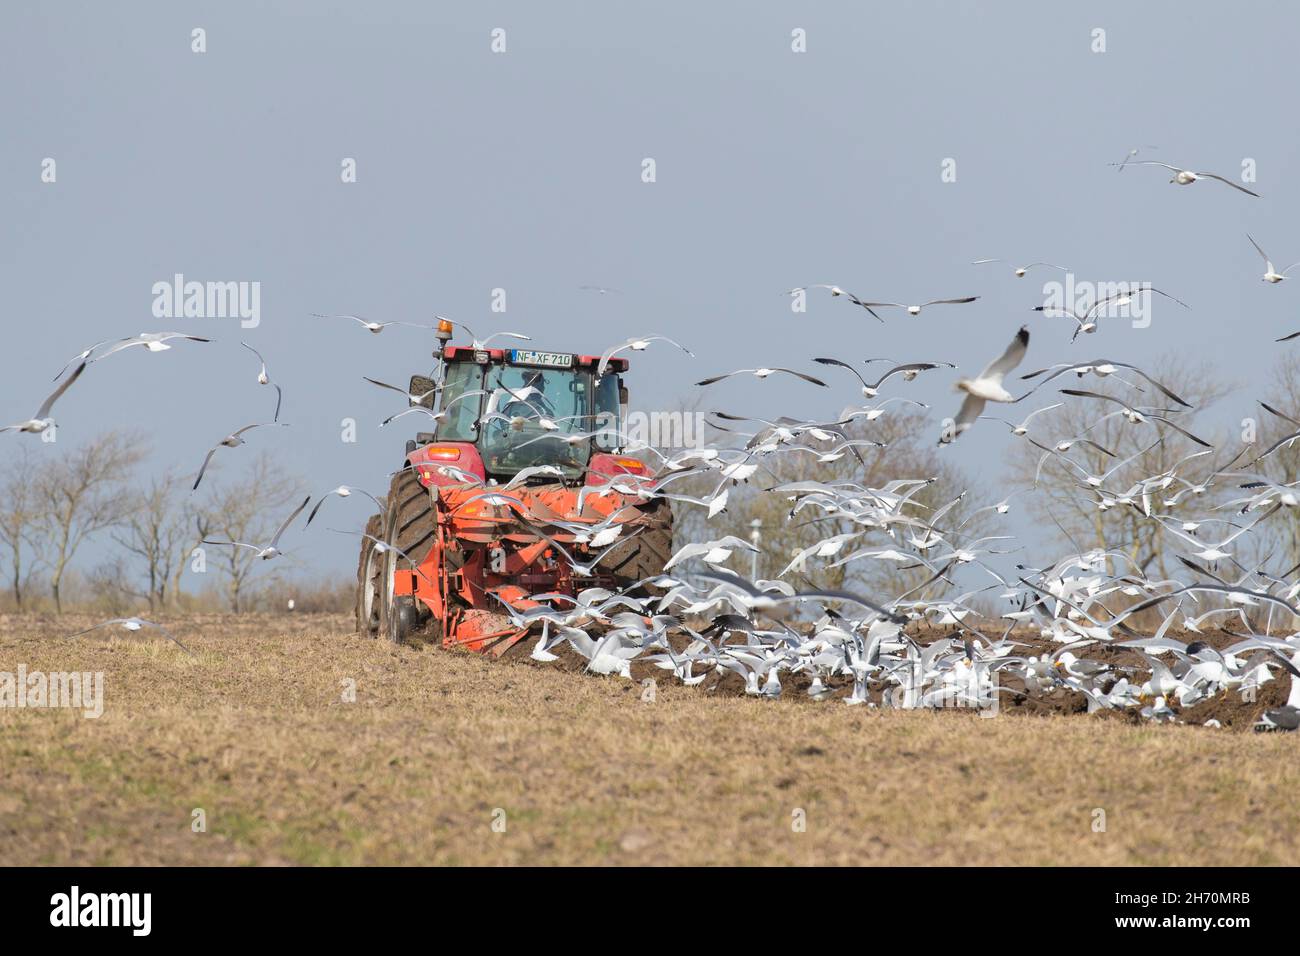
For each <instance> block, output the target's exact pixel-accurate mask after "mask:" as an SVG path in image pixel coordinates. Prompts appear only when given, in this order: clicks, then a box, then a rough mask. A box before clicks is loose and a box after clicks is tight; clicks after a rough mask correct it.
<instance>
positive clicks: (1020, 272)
mask: <svg viewBox="0 0 1300 956" xmlns="http://www.w3.org/2000/svg"><path fill="white" fill-rule="evenodd" d="M1005 261H1006V260H1005V259H976V260H975V261H974V262H972V263H971V265H973V266H978V265H983V264H984V263H986V262H1005ZM1035 266H1045V267H1047V268H1048V269H1060V270H1061V271H1062V272H1069V271H1070V270H1069V269H1068V268H1067V267H1066V266H1058V265H1054V264H1052V263H1050V262H1031V263H1029V264H1028V265H1023V266H1014V267H1013V268H1012V270H1011V271H1012V272H1014V273H1015V274H1016V278H1018V279H1023V278H1024V277H1025V273H1026V272H1028V271H1029V270H1030V269H1032V268H1034V267H1035Z"/></svg>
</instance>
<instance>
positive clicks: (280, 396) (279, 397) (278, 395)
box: [239, 342, 284, 422]
mask: <svg viewBox="0 0 1300 956" xmlns="http://www.w3.org/2000/svg"><path fill="white" fill-rule="evenodd" d="M239 344H240V345H242V346H243V347H244V348H246V349H248V351H250V352H252V353H253V354H254V355H256V356H257V360H258V361H259V362H261V363H262V368H261V371H259V372H258V373H257V384H258V385H275V383H274V382H272V381H271V377H270V376H269V375H267V374H266V359H264V358H262V353H261V352H259V351H258V350H257V349H255V348H253V347H252V346H251V345H249V344H248V343H247V342H240V343H239ZM283 400H284V392H282V391H281V390H280V386H279V385H275V414H274V415H273V416H272V417H271V421H272V422H278V421H279V420H280V403H281V402H282V401H283Z"/></svg>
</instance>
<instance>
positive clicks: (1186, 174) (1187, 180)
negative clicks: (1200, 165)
mask: <svg viewBox="0 0 1300 956" xmlns="http://www.w3.org/2000/svg"><path fill="white" fill-rule="evenodd" d="M1110 165H1112V166H1121V165H1123V164H1122V163H1111V164H1110ZM1133 165H1134V166H1163V167H1164V168H1165V169H1168V170H1170V171H1171V172H1173V174H1174V175H1173V178H1172V179H1170V180H1169V181H1170V182H1171V183H1177V184H1178V185H1180V186H1190V185H1191V184H1192V183H1194V182H1196V181H1197V180H1198V179H1217V180H1218V181H1219V182H1221V183H1227V184H1228V185H1229V186H1231V187H1232V188H1233V189H1236V190H1238V191H1239V192H1243V193H1245V194H1246V195H1247V196H1254V197H1255V198H1256V199H1258V198H1259V193H1254V192H1251V191H1250V190H1249V189H1247V188H1246V187H1245V186H1238V185H1237V184H1236V183H1234V182H1233V181H1232V180H1231V179H1225V178H1224V177H1223V176H1220V175H1218V174H1217V173H1194V172H1192V171H1191V170H1190V169H1179V168H1178V167H1177V166H1170V165H1169V164H1168V163H1158V162H1156V161H1155V160H1154V159H1144V160H1139V161H1138V162H1135V163H1133Z"/></svg>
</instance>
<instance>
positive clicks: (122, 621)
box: [68, 617, 194, 656]
mask: <svg viewBox="0 0 1300 956" xmlns="http://www.w3.org/2000/svg"><path fill="white" fill-rule="evenodd" d="M114 624H116V625H118V626H119V627H121V628H122V630H124V631H139V630H141V629H142V628H146V627H152V628H153V629H154V630H156V631H158V632H159V633H160V634H162V636H163V637H165V638H167V640H169V641H171V642H172V643H173V644H175V645H176V646H177V647H179V648H180V649H181V650H183V651H184V652H185V653H186V654H190V655H191V656H193V653H194V652H193V651H191V650H190V649H189V648H188V647H186V646H185V645H184V644H182V643H181V642H180V641H178V640H176V638H174V637H172V636H171V634H170V632H168V630H167V628H165V627H163V626H162V625H161V624H155V623H154V622H153V621H146V620H145V619H144V618H140V617H115V618H113V619H112V620H111V621H103V622H101V623H99V624H95V625H93V626H91V627H88V628H86V629H85V630H81V631H77V632H76V633H75V634H69V635H68V637H80V636H81V635H82V634H89V633H90V632H91V631H97V630H99V629H100V628H101V627H112V626H113V625H114Z"/></svg>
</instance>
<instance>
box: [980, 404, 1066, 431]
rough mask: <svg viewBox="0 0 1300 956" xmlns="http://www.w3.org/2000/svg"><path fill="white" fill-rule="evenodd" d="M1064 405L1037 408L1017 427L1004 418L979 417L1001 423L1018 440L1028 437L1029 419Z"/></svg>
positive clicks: (992, 416)
mask: <svg viewBox="0 0 1300 956" xmlns="http://www.w3.org/2000/svg"><path fill="white" fill-rule="evenodd" d="M1064 404H1065V402H1057V403H1056V404H1055V405H1044V406H1043V407H1042V408H1039V409H1037V410H1035V411H1032V412H1030V413H1029V414H1028V415H1026V416H1025V420H1024V421H1022V422H1021V423H1020V424H1019V425H1013V424H1012V423H1011V422H1009V421H1007V420H1006V419H1005V418H999V417H998V416H996V415H984V416H981V417H983V418H988V419H991V420H992V421H995V422H1001V423H1002V424H1003V425H1006V426H1007V427H1008V428H1010V429H1011V434H1013V435H1015V436H1016V437H1017V438H1019V437H1021V436H1023V435H1028V434H1029V420H1030V419H1031V418H1033V417H1034V416H1035V415H1041V414H1042V413H1043V412H1050V411H1051V410H1052V409H1053V408H1060V407H1062V406H1063V405H1064Z"/></svg>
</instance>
